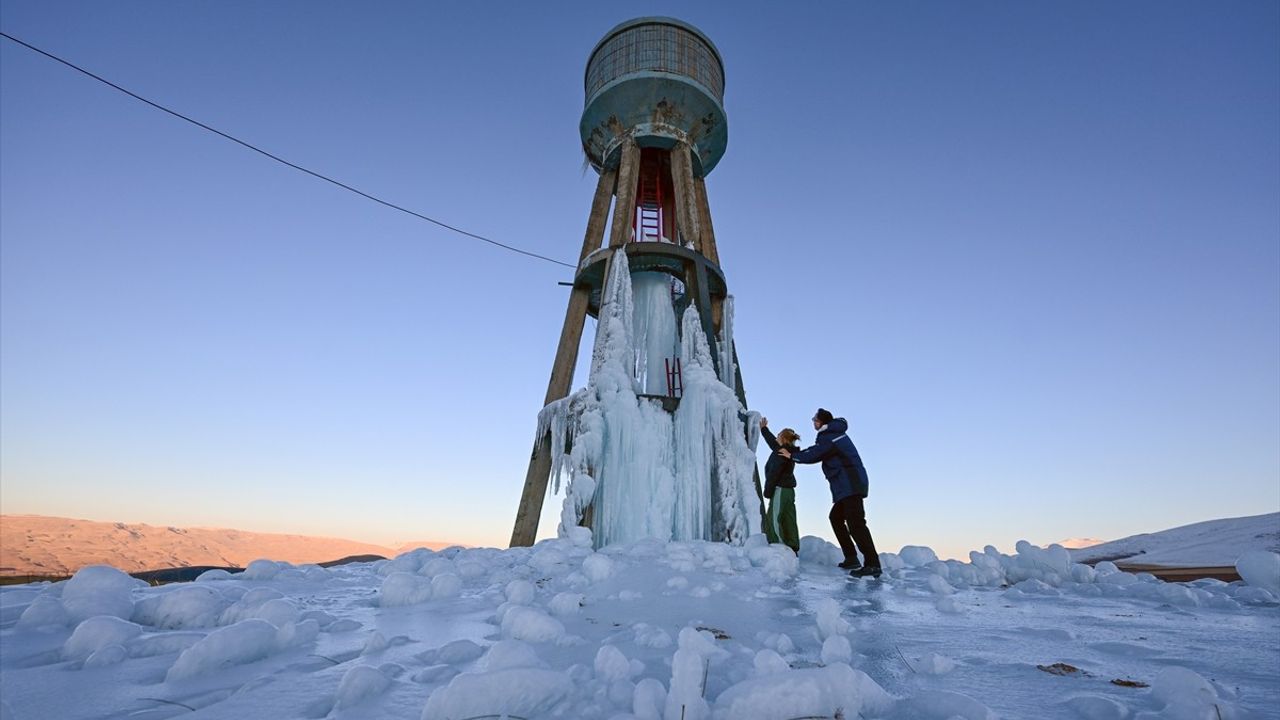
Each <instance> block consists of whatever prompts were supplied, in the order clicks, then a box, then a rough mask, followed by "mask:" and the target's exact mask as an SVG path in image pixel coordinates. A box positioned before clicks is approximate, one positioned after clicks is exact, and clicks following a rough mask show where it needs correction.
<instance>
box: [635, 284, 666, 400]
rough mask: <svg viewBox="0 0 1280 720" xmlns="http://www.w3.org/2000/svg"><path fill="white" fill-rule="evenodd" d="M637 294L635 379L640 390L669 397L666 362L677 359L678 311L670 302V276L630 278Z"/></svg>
mask: <svg viewBox="0 0 1280 720" xmlns="http://www.w3.org/2000/svg"><path fill="white" fill-rule="evenodd" d="M631 287H632V291H633V293H634V295H635V299H634V305H635V311H634V312H635V315H634V318H635V319H634V321H633V327H634V330H635V356H636V377H637V378H639V380H640V385H641V391H642V392H644V393H647V394H649V395H666V394H668V393H667V362H668V361H670V360H674V359H675V357H676V353H677V350H676V346H677V343H678V340H677V338H676V310H675V307H674V306H673V305H672V303H671V276H670V275H667V274H666V273H659V272H638V273H634V274H632V276H631Z"/></svg>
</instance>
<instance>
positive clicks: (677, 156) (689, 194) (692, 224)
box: [671, 142, 705, 254]
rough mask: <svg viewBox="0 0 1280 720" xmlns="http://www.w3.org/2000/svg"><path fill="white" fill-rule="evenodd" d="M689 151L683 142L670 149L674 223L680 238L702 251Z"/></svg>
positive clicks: (691, 160) (699, 213)
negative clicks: (673, 188)
mask: <svg viewBox="0 0 1280 720" xmlns="http://www.w3.org/2000/svg"><path fill="white" fill-rule="evenodd" d="M689 152H690V151H689V145H688V144H687V143H684V142H679V143H676V146H675V147H674V148H672V149H671V180H672V184H674V185H675V190H676V197H675V201H676V202H675V205H676V224H677V225H678V226H679V228H680V236H681V238H682V239H683V240H684V241H685V242H687V243H689V244H690V245H692V246H693V248H694V250H697V251H698V252H702V231H701V225H702V223H701V222H700V218H699V215H701V212H700V211H699V210H698V198H697V194H696V192H695V191H694V189H693V158H692V157H691V156H690V155H689ZM704 254H705V253H704Z"/></svg>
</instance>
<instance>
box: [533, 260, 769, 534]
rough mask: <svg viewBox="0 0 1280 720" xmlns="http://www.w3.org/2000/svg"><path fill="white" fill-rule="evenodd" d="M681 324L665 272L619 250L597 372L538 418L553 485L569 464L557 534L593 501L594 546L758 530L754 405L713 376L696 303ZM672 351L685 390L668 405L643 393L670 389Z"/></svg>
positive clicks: (599, 333) (604, 308)
mask: <svg viewBox="0 0 1280 720" xmlns="http://www.w3.org/2000/svg"><path fill="white" fill-rule="evenodd" d="M729 310H730V313H731V312H732V306H731V305H730V306H729ZM730 317H731V315H730ZM681 327H682V333H681V336H680V337H679V338H677V335H676V317H675V310H674V308H673V305H672V301H671V289H670V279H669V278H668V277H667V276H666V275H662V274H657V273H648V272H641V273H636V274H635V275H634V276H632V275H631V273H630V270H629V268H628V263H627V256H626V253H625V252H615V253H614V255H613V258H612V260H611V261H610V269H609V278H608V284H607V287H606V289H605V296H604V297H603V298H602V303H601V308H600V317H599V323H598V325H597V329H596V343H595V348H594V351H593V353H592V361H591V378H590V380H589V381H588V383H587V386H586V387H585V388H583V389H582V390H580V391H578V392H576V393H574V394H573V395H571V396H569V397H568V398H565V399H564V400H560V401H558V402H556V403H552V404H551V405H548V406H547V407H546V408H544V409H543V411H542V413H541V414H540V415H539V418H538V426H539V429H538V431H539V437H541V436H542V434H543V433H546V432H550V433H551V438H552V452H553V454H554V455H553V460H552V467H553V471H552V472H553V473H554V474H555V475H556V477H555V483H553V487H557V488H558V487H559V479H560V476H561V475H562V474H563V475H567V476H568V478H569V484H568V487H567V489H566V491H565V501H564V507H563V510H562V513H561V523H560V533H561V535H568V534H569V533H570V532H571V531H572V529H573V528H574V526H576V525H578V524H579V523H580V522H582V520H583V518H584V515H585V514H586V512H587V511H588V509H590V512H591V514H592V516H591V526H592V530H593V537H594V541H595V545H596V547H602V546H604V545H609V544H611V543H617V542H630V541H634V540H640V539H643V538H656V539H659V540H673V539H675V540H700V539H705V540H728V541H730V542H735V543H741V542H743V541H745V540H746V538H747V536H748V535H749V534H751V533H755V532H759V530H760V528H759V524H760V514H759V503H758V499H757V498H756V496H755V491H754V483H753V480H752V471H753V469H754V467H755V453H754V452H753V451H752V450H751V448H750V447H749V446H748V437H747V433H746V430H745V427H744V418H749V417H750V416H749V415H748V414H747V412H746V410H745V409H744V408H743V407H742V405H741V403H739V402H738V399H737V396H736V395H735V393H734V390H733V389H732V387H731V386H730V385H726V384H725V383H724V382H722V381H721V379H720V378H719V377H717V375H716V371H715V365H714V363H713V362H712V356H711V350H710V348H709V344H708V343H707V338H706V335H705V334H703V331H702V323H701V319H700V317H699V315H698V311H697V310H696V309H695V308H692V307H691V308H689V310H687V311H686V312H685V314H684V317H683V318H682V326H681ZM727 332H728V333H729V334H728V337H730V338H731V337H732V330H728V331H727ZM676 353H679V356H680V359H681V364H682V369H683V376H684V394H683V396H682V398H681V400H680V404H679V406H678V408H677V410H676V412H675V413H674V414H672V413H668V412H667V411H666V410H664V409H663V407H662V403H661V402H660V401H658V400H655V399H649V398H644V397H640V395H641V394H643V393H644V392H645V391H646V390H647V391H649V392H651V393H653V394H660V395H665V394H666V375H665V366H664V364H663V362H662V361H663V360H664V359H665V358H667V357H670V356H672V355H674V354H676ZM658 383H660V385H658ZM654 391H656V392H654ZM566 447H571V448H572V450H571V451H570V452H569V453H568V454H567V455H566V453H565V448H566Z"/></svg>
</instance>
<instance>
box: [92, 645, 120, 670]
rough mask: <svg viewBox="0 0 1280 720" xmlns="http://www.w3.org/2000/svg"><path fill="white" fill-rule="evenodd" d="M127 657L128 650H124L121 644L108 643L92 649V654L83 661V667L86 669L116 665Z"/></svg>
mask: <svg viewBox="0 0 1280 720" xmlns="http://www.w3.org/2000/svg"><path fill="white" fill-rule="evenodd" d="M127 657H129V651H127V650H125V649H124V646H123V645H108V646H106V647H104V648H101V649H98V650H95V651H93V654H92V655H90V656H89V657H88V659H86V660H85V661H84V668H85V669H86V670H88V669H92V668H100V667H107V666H108V665H116V664H118V663H121V662H123V661H124V659H125V658H127Z"/></svg>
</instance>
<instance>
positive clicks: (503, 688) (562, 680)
mask: <svg viewBox="0 0 1280 720" xmlns="http://www.w3.org/2000/svg"><path fill="white" fill-rule="evenodd" d="M572 691H573V682H572V681H571V680H570V679H569V676H568V675H566V674H565V673H563V672H557V671H555V670H544V669H541V668H529V667H522V668H511V669H506V670H496V671H492V672H482V673H463V674H462V675H458V676H457V677H455V678H453V679H452V680H450V681H449V684H448V685H445V686H444V687H442V688H439V689H437V690H436V691H435V692H433V693H431V697H430V698H428V699H427V705H426V707H425V708H423V710H422V720H443V719H444V718H474V717H501V716H503V715H504V714H505V715H514V716H518V717H527V718H533V717H541V716H543V714H544V713H545V714H547V715H550V714H551V712H552V711H553V710H554V709H556V708H557V706H559V705H560V704H561V702H562V701H563V700H564V699H565V698H567V697H569V695H570V694H571V693H572ZM569 716H571V715H569Z"/></svg>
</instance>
